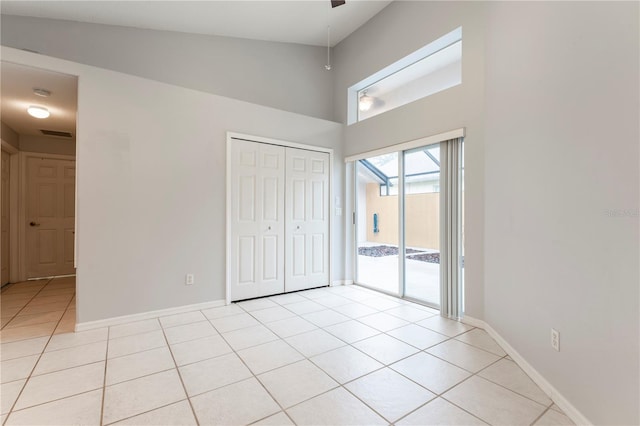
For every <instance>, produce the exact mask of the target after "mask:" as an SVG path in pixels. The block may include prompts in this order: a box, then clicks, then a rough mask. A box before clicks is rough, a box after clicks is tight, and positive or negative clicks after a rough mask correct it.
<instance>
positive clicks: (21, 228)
mask: <svg viewBox="0 0 640 426" xmlns="http://www.w3.org/2000/svg"><path fill="white" fill-rule="evenodd" d="M17 157H18V158H19V163H20V183H19V188H20V189H19V191H18V226H17V228H18V241H19V242H20V244H19V247H18V267H19V281H26V280H27V161H28V160H29V159H30V158H42V159H48V160H67V161H74V162H75V166H74V168H75V170H76V177H75V187H74V191H75V193H76V199H75V202H76V203H77V200H78V197H77V194H78V186H77V185H78V163H77V161H76V157H75V156H73V155H62V154H44V153H38V152H29V151H20V152H19V153H18V155H17ZM74 209H75V217H74V226H73V229H74V232H75V229H76V227H77V223H78V222H77V220H78V218H77V215H78V208H77V204H76V205H75V206H74ZM76 242H77V238H74V251H73V266H74V267H77V264H76V259H77V258H78V254H77V253H76V250H77V246H76ZM41 278H47V277H39V278H29V279H41Z"/></svg>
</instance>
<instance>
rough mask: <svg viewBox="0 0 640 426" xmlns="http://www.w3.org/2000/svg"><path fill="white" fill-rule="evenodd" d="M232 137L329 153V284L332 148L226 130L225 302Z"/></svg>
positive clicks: (227, 297)
mask: <svg viewBox="0 0 640 426" xmlns="http://www.w3.org/2000/svg"><path fill="white" fill-rule="evenodd" d="M232 139H239V140H245V141H249V142H259V143H266V144H270V145H278V146H284V147H288V148H297V149H305V150H307V151H315V152H325V153H327V154H329V282H328V283H327V284H329V285H331V278H332V277H333V256H332V253H333V250H332V248H331V247H332V244H333V230H334V229H335V224H334V221H335V205H334V204H335V202H334V195H333V194H334V190H333V184H334V177H333V172H334V170H333V148H323V147H319V146H313V145H305V144H301V143H297V142H289V141H283V140H278V139H271V138H264V137H262V136H254V135H246V134H243V133H236V132H227V171H226V180H227V182H226V190H227V196H226V199H227V200H226V204H227V205H226V211H227V213H226V230H227V231H226V238H225V239H226V249H227V256H226V262H225V303H226V304H227V305H228V304H230V303H231V281H230V276H231V275H230V273H229V271H230V269H231V268H230V266H231V261H230V258H229V256H230V248H231V235H230V233H229V229H231V143H232V142H231V141H232Z"/></svg>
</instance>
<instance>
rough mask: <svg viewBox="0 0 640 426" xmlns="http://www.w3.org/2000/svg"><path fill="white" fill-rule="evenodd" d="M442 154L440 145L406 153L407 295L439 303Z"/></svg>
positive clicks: (433, 303)
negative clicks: (440, 160)
mask: <svg viewBox="0 0 640 426" xmlns="http://www.w3.org/2000/svg"><path fill="white" fill-rule="evenodd" d="M429 154H430V155H429ZM439 158H440V146H439V145H435V146H429V147H423V148H420V149H417V150H412V151H406V152H405V153H404V164H405V185H404V197H405V198H404V217H405V222H404V229H405V244H406V251H405V259H406V263H405V296H407V297H410V298H413V299H417V300H421V301H423V302H426V303H429V304H431V305H437V306H439V305H440V163H439Z"/></svg>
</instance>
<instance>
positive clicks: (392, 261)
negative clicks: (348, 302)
mask: <svg viewBox="0 0 640 426" xmlns="http://www.w3.org/2000/svg"><path fill="white" fill-rule="evenodd" d="M371 166H373V167H374V170H372V168H371ZM390 176H392V177H393V178H390ZM397 176H398V153H393V154H385V155H381V156H378V157H372V158H367V159H366V160H364V161H358V162H356V194H357V200H356V203H357V218H356V224H357V225H356V226H357V229H356V238H357V250H358V252H357V271H358V276H357V277H356V282H358V283H359V284H363V285H366V286H369V287H373V288H375V289H378V290H381V291H384V292H387V293H392V294H398V289H399V285H398V279H399V277H398V276H399V269H398V267H399V265H398V257H399V256H398V220H399V219H398V177H397ZM387 187H388V189H389V192H388V195H387V191H386V188H387Z"/></svg>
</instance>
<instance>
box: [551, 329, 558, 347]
mask: <svg viewBox="0 0 640 426" xmlns="http://www.w3.org/2000/svg"><path fill="white" fill-rule="evenodd" d="M551 347H552V348H553V349H555V350H556V351H558V352H560V332H559V331H558V330H555V329H553V328H552V329H551Z"/></svg>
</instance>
